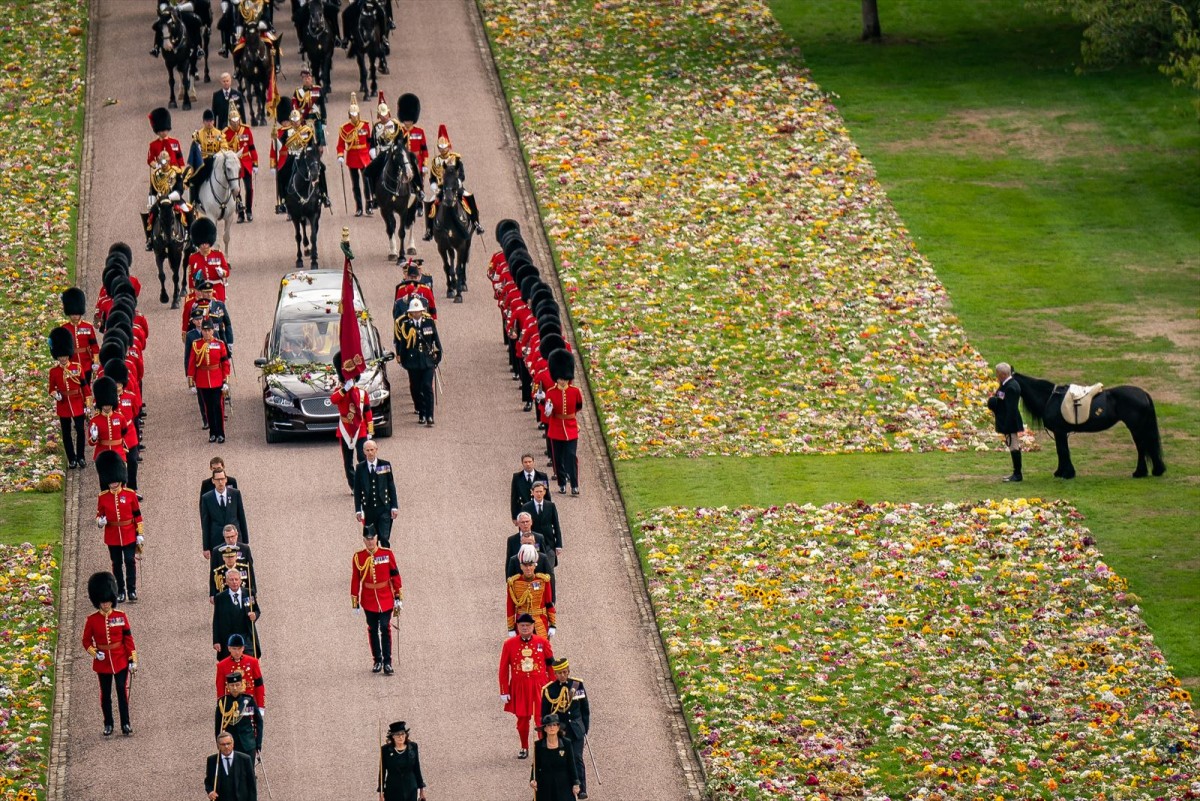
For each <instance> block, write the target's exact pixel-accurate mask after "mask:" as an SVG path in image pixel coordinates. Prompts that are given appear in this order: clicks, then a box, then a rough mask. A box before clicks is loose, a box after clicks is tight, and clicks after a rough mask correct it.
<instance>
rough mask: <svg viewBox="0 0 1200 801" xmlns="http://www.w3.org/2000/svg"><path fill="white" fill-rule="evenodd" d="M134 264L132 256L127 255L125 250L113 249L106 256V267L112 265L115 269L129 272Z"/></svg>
mask: <svg viewBox="0 0 1200 801" xmlns="http://www.w3.org/2000/svg"><path fill="white" fill-rule="evenodd" d="M132 264H133V259H132V257H130V256H127V255H126V254H125V251H123V250H114V251H111V252H109V254H108V255H107V256H105V257H104V267H105V269H108V268H109V267H112V268H114V269H117V270H121V271H122V272H126V273H127V272H129V267H130V265H132Z"/></svg>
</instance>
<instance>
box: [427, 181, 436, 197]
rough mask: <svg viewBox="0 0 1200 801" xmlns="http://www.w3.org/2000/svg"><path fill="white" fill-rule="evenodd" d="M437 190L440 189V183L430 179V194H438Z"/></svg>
mask: <svg viewBox="0 0 1200 801" xmlns="http://www.w3.org/2000/svg"><path fill="white" fill-rule="evenodd" d="M437 191H438V183H437V181H430V182H429V193H430V194H432V195H436V194H437Z"/></svg>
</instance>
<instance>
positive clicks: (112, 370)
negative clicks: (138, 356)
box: [104, 359, 129, 387]
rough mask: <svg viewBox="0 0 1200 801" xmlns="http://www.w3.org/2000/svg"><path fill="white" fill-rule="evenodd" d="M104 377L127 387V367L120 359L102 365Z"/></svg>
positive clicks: (110, 360)
mask: <svg viewBox="0 0 1200 801" xmlns="http://www.w3.org/2000/svg"><path fill="white" fill-rule="evenodd" d="M104 375H106V376H107V377H109V378H111V379H112V380H113V381H116V382H117V383H118V384H120V385H121V386H123V387H127V386H129V366H128V365H126V364H125V362H124V360H122V359H109V360H108V361H106V362H105V363H104Z"/></svg>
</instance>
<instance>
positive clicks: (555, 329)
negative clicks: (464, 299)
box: [105, 318, 562, 372]
mask: <svg viewBox="0 0 1200 801" xmlns="http://www.w3.org/2000/svg"><path fill="white" fill-rule="evenodd" d="M546 319H547V322H542V319H541V318H538V335H539V336H540V337H541V338H542V339H545V338H546V337H548V336H562V326H561V325H559V323H558V320H554V321H553V322H550V321H549V318H546ZM105 372H108V371H107V370H106V371H105Z"/></svg>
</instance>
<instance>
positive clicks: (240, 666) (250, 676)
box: [217, 654, 267, 709]
mask: <svg viewBox="0 0 1200 801" xmlns="http://www.w3.org/2000/svg"><path fill="white" fill-rule="evenodd" d="M230 673H241V674H242V681H244V682H246V692H247V693H249V694H250V695H252V696H254V703H256V704H258V708H259V709H262V708H263V707H264V706H266V705H267V690H266V687H264V686H263V673H262V665H260V664H259V663H258V660H257V659H255V658H254V657H252V656H250V654H242V658H241V659H240V660H239V661H237V662H234V661H233V656H232V655H231V656H227V657H225V658H224V659H222V660H221V661H220V662H218V663H217V698H220V697H221V696H223V695H225V677H226V676H228V675H229V674H230Z"/></svg>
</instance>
